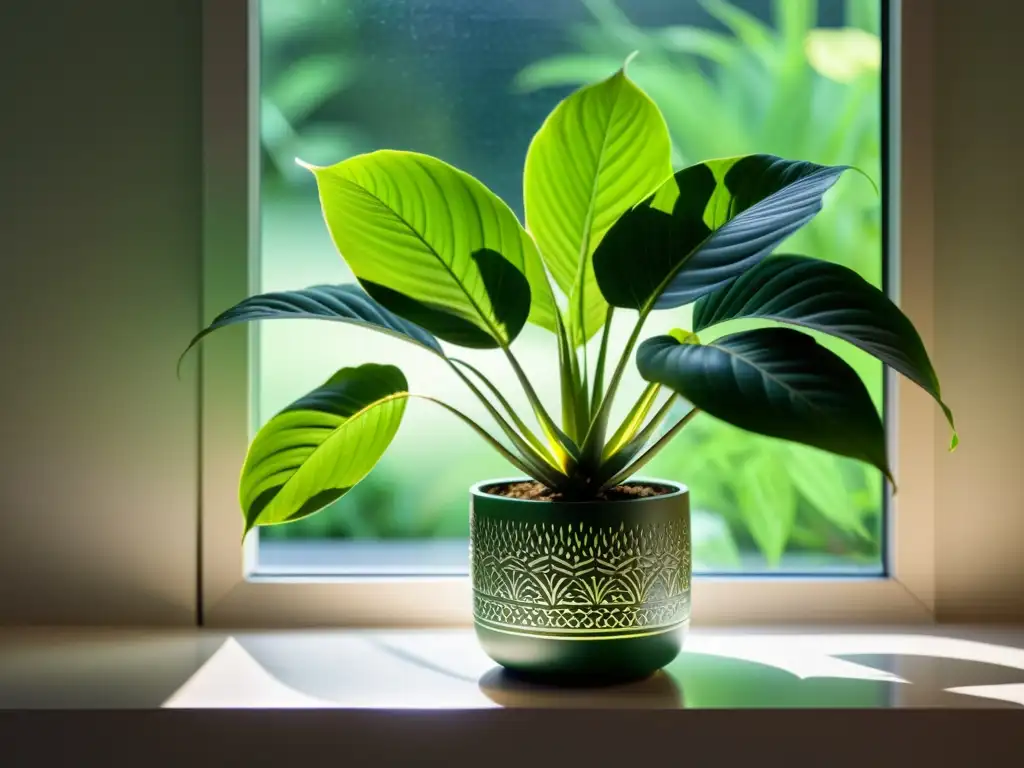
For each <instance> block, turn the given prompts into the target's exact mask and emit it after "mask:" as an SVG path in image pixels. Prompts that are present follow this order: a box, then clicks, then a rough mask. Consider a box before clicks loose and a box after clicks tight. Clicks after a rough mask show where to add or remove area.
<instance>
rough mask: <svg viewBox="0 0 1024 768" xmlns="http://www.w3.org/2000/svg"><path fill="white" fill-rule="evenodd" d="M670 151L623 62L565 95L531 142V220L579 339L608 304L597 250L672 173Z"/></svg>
mask: <svg viewBox="0 0 1024 768" xmlns="http://www.w3.org/2000/svg"><path fill="white" fill-rule="evenodd" d="M671 151H672V146H671V139H670V138H669V134H668V127H667V126H666V125H665V120H664V118H662V116H661V112H659V111H658V108H657V106H655V104H654V102H653V101H651V100H650V98H648V96H647V95H646V94H645V93H644V92H643V91H641V90H640V89H639V88H638V87H637V86H636V85H635V84H634V83H633V81H632V80H630V79H629V78H628V77H627V76H626V73H625V69H624V68H623V69H620V70H619V71H618V72H616V73H615V74H614V75H612V76H611V77H609V78H608V79H606V80H604V81H602V82H600V83H597V84H595V85H590V86H587V87H585V88H581V89H580V90H578V91H576V92H575V93H573V94H572V95H570V96H569V97H568V98H566V99H565V100H564V101H562V102H561V103H560V104H559V105H558V106H557V107H556V108H555V110H554V111H553V112H552V113H551V114H550V115H549V116H548V118H547V120H545V121H544V125H542V126H541V128H540V130H539V131H538V132H537V135H536V136H534V137H533V141H532V142H531V143H530V149H529V151H528V152H527V154H526V169H525V172H524V175H523V186H524V192H525V206H526V226H527V228H528V229H529V230H530V233H531V234H532V235H533V236H534V238H535V239H536V240H537V245H538V246H539V247H540V252H541V256H542V258H543V260H544V263H545V264H547V266H548V268H549V269H550V270H551V274H552V276H553V277H554V278H555V282H556V283H557V284H558V286H559V287H560V288H561V289H562V290H563V291H564V292H565V293H566V295H567V296H568V297H569V328H570V332H571V333H572V336H573V338H574V340H575V341H576V343H583V342H585V341H586V340H587V339H589V338H590V337H591V336H593V335H594V333H596V332H597V331H598V330H600V328H601V326H602V325H604V322H605V316H606V314H607V310H608V304H607V302H605V300H604V297H603V296H602V295H601V292H600V290H599V289H598V287H597V281H596V279H595V278H594V267H593V262H592V256H593V253H594V250H595V249H596V248H597V245H598V243H600V242H601V238H602V237H604V234H605V233H606V232H607V231H608V229H609V228H610V227H611V226H612V224H614V223H615V221H616V220H617V219H618V218H619V217H620V216H621V215H622V214H623V213H625V212H626V211H627V210H628V209H629V208H630V207H631V206H633V205H634V204H636V203H637V202H639V201H640V200H642V199H643V198H644V196H646V195H648V194H650V192H651V191H652V190H654V189H655V188H656V187H657V186H658V185H659V184H660V183H661V182H663V181H664V180H665V179H666V178H667V177H668V176H669V175H670V174H671V173H672V165H671Z"/></svg>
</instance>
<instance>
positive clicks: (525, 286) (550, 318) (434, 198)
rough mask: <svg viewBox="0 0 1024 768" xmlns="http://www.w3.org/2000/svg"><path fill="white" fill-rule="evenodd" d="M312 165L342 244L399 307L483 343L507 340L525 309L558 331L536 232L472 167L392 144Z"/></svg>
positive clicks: (379, 296)
mask: <svg viewBox="0 0 1024 768" xmlns="http://www.w3.org/2000/svg"><path fill="white" fill-rule="evenodd" d="M310 170H312V171H313V173H314V175H315V176H316V180H317V185H318V188H319V190H320V201H321V206H322V208H323V212H324V218H325V220H326V222H327V226H328V229H329V230H330V232H331V236H332V237H333V239H334V243H335V245H336V246H337V248H338V251H339V252H340V253H341V255H342V256H343V258H344V259H345V261H346V262H347V263H348V265H349V267H350V268H351V269H352V271H353V273H354V274H355V275H356V277H357V278H358V279H359V281H360V282H361V283H362V284H363V287H364V288H365V289H366V291H367V293H369V294H370V295H371V296H373V298H374V299H376V300H377V301H378V302H380V303H381V304H383V305H384V306H385V307H387V308H388V309H390V310H391V311H393V312H395V313H397V314H399V315H401V316H403V317H405V318H407V319H409V320H412V321H414V322H415V323H417V324H418V325H422V326H423V327H424V328H426V329H427V330H429V331H431V332H432V333H434V334H435V335H436V336H438V337H440V338H442V339H444V340H446V341H450V342H452V343H453V344H460V345H463V346H469V347H478V348H488V347H498V346H507V345H508V344H509V343H511V341H512V340H513V339H515V337H516V336H517V335H518V334H519V331H520V330H522V326H523V323H524V322H525V321H526V319H527V316H529V319H530V320H531V321H532V322H535V323H537V324H538V325H541V326H543V327H545V328H548V329H549V330H552V331H553V330H554V329H555V315H554V313H555V312H556V311H557V310H556V308H555V304H554V298H553V296H552V294H551V289H550V286H549V285H548V283H547V276H546V274H545V273H544V267H543V264H541V261H540V257H539V256H538V254H537V250H536V246H535V245H534V243H533V240H532V239H531V238H530V236H529V235H527V234H526V231H525V230H524V229H523V228H522V226H520V224H519V222H518V221H517V220H516V217H515V214H513V213H512V211H511V210H510V209H509V207H508V206H507V205H506V204H505V203H504V202H502V201H501V200H500V199H499V198H498V197H497V196H496V195H494V194H493V193H492V192H491V191H490V190H488V189H487V187H485V186H484V185H483V184H481V183H480V182H479V181H477V180H476V179H474V178H473V177H472V176H470V175H469V174H466V173H463V172H462V171H460V170H458V169H456V168H453V167H452V166H450V165H448V164H447V163H444V162H442V161H440V160H437V159H436V158H433V157H430V156H428V155H421V154H417V153H414V152H398V151H392V150H382V151H378V152H372V153H370V154H367V155H359V156H357V157H353V158H351V159H349V160H346V161H344V162H341V163H338V164H337V165H332V166H328V167H325V168H322V167H310ZM521 276H522V277H521ZM523 277H525V279H522V278H523Z"/></svg>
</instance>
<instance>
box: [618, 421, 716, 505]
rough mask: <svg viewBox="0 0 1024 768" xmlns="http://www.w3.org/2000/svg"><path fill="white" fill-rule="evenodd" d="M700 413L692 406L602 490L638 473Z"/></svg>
mask: <svg viewBox="0 0 1024 768" xmlns="http://www.w3.org/2000/svg"><path fill="white" fill-rule="evenodd" d="M659 412H660V411H659ZM698 413H700V411H699V410H697V409H696V408H691V409H690V411H689V413H687V414H686V415H685V416H683V418H681V419H680V420H679V421H677V422H676V423H675V424H673V425H672V428H671V429H669V431H668V432H666V433H665V434H664V435H662V436H661V437H659V438H658V441H657V442H656V443H655V444H654V445H652V446H651V447H650V448H648V449H647V450H646V451H645V452H644V453H643V455H641V456H640V458H639V459H637V460H636V461H634V462H633V463H632V464H630V465H629V466H628V467H626V468H625V469H624V470H622V471H621V472H619V473H618V474H616V475H615V476H613V477H612V478H611V479H610V480H608V481H607V482H606V483H604V484H603V485H602V486H601V490H607V489H608V488H614V487H615V486H616V485H618V484H619V483H621V482H622V481H623V480H625V479H627V478H629V477H631V476H632V475H634V474H636V473H637V472H638V471H639V470H640V468H641V467H643V466H644V465H645V464H646V463H647V462H649V461H650V460H651V459H653V458H654V457H655V456H656V455H657V454H658V452H659V451H661V449H662V448H664V447H665V446H666V445H668V444H669V443H670V442H671V441H672V438H674V437H675V436H676V435H678V434H679V432H680V431H681V430H682V429H683V427H685V426H686V425H687V424H689V423H690V420H691V419H693V417H694V416H696V415H697V414H698Z"/></svg>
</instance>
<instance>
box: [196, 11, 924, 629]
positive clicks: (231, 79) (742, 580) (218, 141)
mask: <svg viewBox="0 0 1024 768" xmlns="http://www.w3.org/2000/svg"><path fill="white" fill-rule="evenodd" d="M883 2H884V0H883ZM257 5H258V0H223V1H222V2H218V3H206V4H204V19H203V22H204V24H203V62H204V64H203V206H204V211H203V214H204V218H203V267H202V294H203V295H202V310H203V321H204V323H208V322H209V321H210V320H212V319H213V317H214V316H215V315H216V314H217V313H218V312H220V311H221V310H222V309H223V308H224V307H226V306H230V305H231V304H233V303H235V302H237V301H240V300H241V299H243V298H244V297H245V296H247V295H250V293H252V292H253V290H254V289H255V286H256V281H255V277H256V276H255V275H254V274H253V270H251V269H250V260H249V254H250V253H251V249H252V248H253V247H255V246H256V245H257V244H258V236H259V232H258V213H257V212H258V199H259V198H258V180H259V177H258V151H259V147H258V141H256V140H255V139H254V137H253V136H252V134H251V131H250V126H251V125H252V124H253V121H254V120H255V119H256V117H257V115H256V106H257V105H258V82H257V77H256V76H255V73H256V71H257V69H256V67H257V63H258V51H257V42H256V41H258V13H257ZM884 12H886V13H887V14H888V29H889V35H890V36H891V39H892V41H893V42H894V43H895V44H894V45H891V46H889V49H890V52H891V55H890V60H889V62H888V72H887V76H888V82H887V83H886V86H885V87H886V88H887V89H888V94H889V104H888V107H889V126H888V127H889V131H890V135H889V137H888V139H889V140H888V142H887V145H888V174H887V179H888V190H887V191H888V199H887V201H886V203H887V205H888V210H887V214H888V223H889V226H888V232H887V237H888V240H889V242H888V243H887V245H888V253H889V254H890V258H889V259H888V262H889V263H888V265H887V269H888V273H887V275H886V278H887V281H888V283H887V284H888V286H889V290H890V295H892V296H894V297H898V302H899V304H900V305H901V307H902V308H903V309H904V311H905V312H906V313H907V314H908V315H909V316H910V317H912V318H913V319H914V322H915V324H916V326H917V328H918V330H919V331H920V333H921V336H922V338H923V340H924V342H925V344H926V346H928V348H929V349H933V348H934V347H933V340H934V328H935V317H934V234H933V223H934V211H933V208H934V203H933V198H934V186H933V169H932V166H933V158H932V143H933V142H932V125H931V115H932V99H933V95H932V91H933V72H932V43H931V30H932V17H931V15H932V11H931V8H930V5H929V4H919V5H915V6H914V10H913V23H912V24H909V23H908V24H903V23H901V22H902V20H903V19H904V18H907V17H908V16H909V13H908V11H907V10H906V7H905V5H904V4H903V3H902V2H900V0H889V2H888V8H887V9H885V11H884ZM908 275H913V280H912V281H910V280H904V279H902V278H904V277H906V276H908ZM252 333H253V331H252V329H251V328H250V329H248V330H247V331H242V330H235V331H227V332H224V333H222V334H214V335H213V336H211V337H210V338H209V339H207V340H206V341H205V342H204V343H203V344H202V345H200V349H199V375H200V490H199V503H200V517H199V521H200V525H199V539H198V542H197V545H198V548H199V574H198V576H199V580H198V584H199V589H198V595H197V597H198V600H199V603H200V617H201V622H202V623H204V624H206V625H209V626H222V627H226V626H254V625H261V626H268V625H276V626H296V625H305V626H309V625H335V626H376V627H413V626H421V627H428V626H465V625H469V624H470V623H471V622H472V615H471V600H470V594H471V593H470V587H469V580H468V578H467V577H451V576H444V577H325V578H305V577H304V578H302V579H288V578H281V577H275V578H261V577H258V576H247V575H246V569H247V564H248V563H252V562H254V561H255V550H256V546H257V540H256V537H249V539H248V540H247V541H246V542H245V544H244V546H239V542H240V536H241V533H242V519H241V516H240V515H239V513H238V506H237V505H238V501H237V496H236V481H237V477H238V468H239V466H240V465H241V462H242V459H243V458H244V456H245V452H246V448H247V445H248V440H249V428H250V392H251V388H250V387H249V375H250V371H251V370H252V369H253V367H254V366H253V362H254V361H253V355H252V354H250V350H252V349H255V345H252V344H251V343H250V342H251V338H252ZM886 411H887V413H886V415H887V427H888V431H889V441H890V451H891V455H892V456H893V457H894V462H893V463H894V470H895V472H896V474H897V476H898V477H899V479H900V490H899V495H898V496H897V497H890V498H888V499H887V502H888V503H887V504H886V510H887V519H886V526H887V527H886V536H885V537H884V539H883V541H884V544H885V552H884V553H883V554H884V556H885V558H886V565H887V568H886V571H887V573H888V575H887V576H885V577H837V576H828V577H822V578H814V577H804V576H800V577H797V576H744V575H736V576H709V577H698V578H697V579H695V583H694V588H693V589H694V592H695V595H694V608H693V617H692V620H693V621H694V623H696V624H700V625H723V624H742V625H748V626H749V625H759V624H779V623H809V622H813V623H818V624H820V623H854V622H855V623H883V622H888V623H894V622H896V623H921V622H932V621H934V617H935V551H934V543H935V535H934V534H935V500H936V499H935V480H936V473H935V450H934V446H935V445H936V440H941V439H943V435H941V434H939V433H938V430H937V429H936V419H935V416H934V404H933V403H932V401H931V400H930V399H929V398H928V396H927V395H925V394H924V393H922V392H921V391H919V390H918V388H917V387H915V386H914V385H913V384H911V383H910V382H908V381H907V380H906V379H904V378H903V377H900V376H896V375H887V376H886ZM897 436H898V439H897ZM467 503H468V501H467Z"/></svg>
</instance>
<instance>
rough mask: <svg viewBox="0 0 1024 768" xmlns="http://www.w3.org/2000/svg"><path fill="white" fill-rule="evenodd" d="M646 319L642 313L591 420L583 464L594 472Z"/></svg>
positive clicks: (584, 442) (584, 446) (584, 447)
mask: <svg viewBox="0 0 1024 768" xmlns="http://www.w3.org/2000/svg"><path fill="white" fill-rule="evenodd" d="M646 319H647V315H646V314H644V313H641V314H640V316H639V317H638V318H637V321H636V325H635V326H634V327H633V332H632V333H630V335H629V339H628V340H627V341H626V347H625V349H623V350H622V355H621V357H619V362H618V364H616V366H615V371H614V372H613V373H612V378H611V381H609V382H608V389H607V390H605V393H604V398H603V399H602V401H601V405H600V407H599V408H598V411H597V415H596V416H594V418H593V419H592V420H591V422H590V426H589V428H588V429H587V436H586V439H585V440H584V441H583V451H582V453H583V462H584V463H586V465H587V466H588V467H590V468H591V471H592V472H594V471H596V468H597V466H598V465H599V464H600V461H601V454H602V453H603V451H604V438H605V432H606V431H607V428H608V416H609V415H610V414H611V409H612V403H613V402H614V400H615V392H616V390H617V389H618V387H619V381H620V380H621V379H622V374H623V372H624V371H625V369H626V361H627V360H629V356H630V354H631V353H632V352H633V347H634V346H636V340H637V339H638V338H639V337H640V331H641V329H642V328H643V326H644V321H645V320H646Z"/></svg>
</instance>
